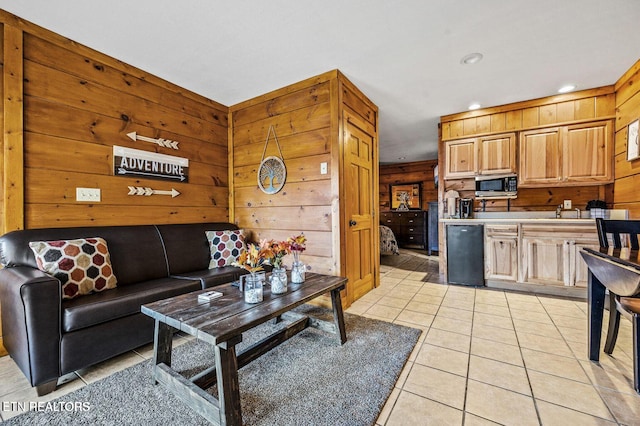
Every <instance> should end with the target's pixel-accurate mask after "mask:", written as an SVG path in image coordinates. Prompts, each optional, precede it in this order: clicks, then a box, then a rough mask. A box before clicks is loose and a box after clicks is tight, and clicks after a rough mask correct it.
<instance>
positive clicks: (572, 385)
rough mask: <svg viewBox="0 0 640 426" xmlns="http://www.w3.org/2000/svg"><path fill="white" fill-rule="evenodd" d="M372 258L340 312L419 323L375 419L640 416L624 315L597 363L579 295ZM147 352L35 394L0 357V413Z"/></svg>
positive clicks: (421, 259) (628, 420) (427, 263)
mask: <svg viewBox="0 0 640 426" xmlns="http://www.w3.org/2000/svg"><path fill="white" fill-rule="evenodd" d="M434 259H435V260H434ZM383 263H384V264H386V265H383V266H382V268H381V285H380V287H378V288H376V289H374V290H373V291H371V292H369V293H368V294H366V295H365V296H364V297H363V298H361V299H360V300H358V301H356V302H355V303H354V304H353V305H352V306H351V307H350V308H349V309H348V310H347V312H349V313H354V314H359V315H364V316H367V317H371V318H377V319H381V320H384V321H391V322H394V323H397V324H403V325H407V326H410V327H414V328H420V329H422V330H423V333H422V336H421V337H420V340H419V342H418V344H417V345H416V348H415V350H414V351H413V353H412V355H411V357H410V358H409V361H408V362H407V364H406V366H405V368H404V370H403V372H402V374H401V375H400V378H399V379H398V381H397V383H396V387H395V388H394V389H393V391H392V393H391V396H390V397H389V399H388V401H387V403H386V405H385V407H384V409H383V410H382V412H381V414H380V416H379V418H378V421H377V425H380V426H383V425H384V426H392V425H393V426H395V425H427V424H434V425H473V426H476V425H492V424H504V425H529V424H531V425H539V424H543V425H563V426H567V425H615V424H623V425H640V396H638V395H637V394H636V393H635V392H634V391H633V387H632V380H633V377H632V372H631V364H632V360H631V356H630V350H631V327H630V323H629V322H628V321H626V320H623V321H622V322H621V328H620V333H619V338H618V344H617V345H616V350H615V351H614V353H613V356H608V355H605V354H602V355H601V361H600V363H599V364H596V363H592V362H590V361H588V360H587V357H586V324H587V319H586V311H587V306H586V303H585V302H583V301H573V300H566V299H559V298H552V297H545V296H535V295H530V294H521V293H513V292H504V291H498V290H491V289H487V288H472V287H464V286H449V285H446V284H441V283H440V282H441V278H440V276H439V274H438V266H437V258H428V257H427V256H421V255H418V254H416V253H414V252H411V251H406V250H403V256H398V257H396V256H394V257H384V258H383ZM605 320H606V318H605ZM188 340H189V338H185V337H183V336H177V337H176V339H175V343H174V344H175V345H179V344H182V343H184V342H186V341H188ZM151 356H152V347H151V345H147V346H145V347H142V348H139V349H137V350H135V351H131V352H128V353H126V354H124V355H122V356H120V357H117V358H114V359H112V360H109V361H107V362H104V363H101V364H99V365H97V366H95V367H92V368H88V369H85V370H82V371H78V372H76V373H72V374H69V375H67V376H66V377H65V378H64V380H63V382H64V383H63V384H62V385H61V386H59V387H58V389H57V390H56V391H55V392H53V393H52V394H49V395H47V396H45V397H42V398H38V397H37V396H36V394H35V391H34V390H33V389H32V388H31V387H30V386H29V384H28V382H27V380H26V379H25V378H24V376H23V375H22V373H21V372H20V371H19V370H18V368H17V367H16V365H15V364H14V363H13V361H12V360H11V359H10V358H9V357H3V358H0V404H1V405H0V416H1V418H2V419H8V418H10V417H12V416H14V415H17V414H19V413H20V411H19V410H15V409H13V410H12V409H11V408H12V407H7V406H5V405H6V403H7V402H25V401H27V402H28V401H49V400H51V399H54V398H57V397H59V396H62V395H64V394H66V393H68V392H71V391H73V390H76V389H79V388H80V387H82V386H85V385H86V384H87V383H91V382H94V381H96V380H99V379H101V378H103V377H106V376H108V375H110V374H113V373H114V372H116V371H119V370H122V369H124V368H126V367H129V366H131V365H133V364H136V363H138V362H141V361H143V360H145V359H149V358H151Z"/></svg>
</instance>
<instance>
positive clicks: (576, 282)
mask: <svg viewBox="0 0 640 426" xmlns="http://www.w3.org/2000/svg"><path fill="white" fill-rule="evenodd" d="M599 246H600V244H599V242H598V237H597V234H596V230H595V225H593V224H592V223H590V224H588V225H586V224H585V225H572V226H563V225H532V224H523V225H522V240H521V250H522V252H521V260H522V261H521V269H520V274H519V281H520V282H523V283H533V284H544V285H555V286H575V287H586V286H587V266H586V264H585V263H584V260H583V259H582V256H580V250H581V249H582V248H584V247H590V248H598V247H599Z"/></svg>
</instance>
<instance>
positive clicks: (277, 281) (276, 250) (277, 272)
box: [266, 240, 291, 294]
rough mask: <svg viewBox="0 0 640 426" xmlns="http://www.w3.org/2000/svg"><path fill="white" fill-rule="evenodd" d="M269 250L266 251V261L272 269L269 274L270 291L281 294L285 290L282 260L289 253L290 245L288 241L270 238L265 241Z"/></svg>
mask: <svg viewBox="0 0 640 426" xmlns="http://www.w3.org/2000/svg"><path fill="white" fill-rule="evenodd" d="M267 247H268V248H269V250H268V251H267V253H266V256H267V261H268V262H269V264H270V265H271V266H273V270H272V271H271V275H270V276H269V283H270V284H271V293H274V294H282V293H286V291H287V271H286V269H284V266H283V265H282V260H283V259H284V257H285V256H286V255H288V254H289V253H291V245H290V244H289V242H288V241H275V240H270V241H269V242H268V243H267Z"/></svg>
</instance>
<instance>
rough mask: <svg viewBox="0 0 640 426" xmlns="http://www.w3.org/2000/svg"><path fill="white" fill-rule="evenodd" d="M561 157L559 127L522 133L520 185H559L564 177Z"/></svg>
mask: <svg viewBox="0 0 640 426" xmlns="http://www.w3.org/2000/svg"><path fill="white" fill-rule="evenodd" d="M560 156H561V151H560V130H559V129H558V128H557V127H554V128H550V129H541V130H530V131H527V132H522V133H520V167H519V174H518V185H519V186H521V187H527V186H529V187H532V186H533V187H535V186H547V185H549V184H556V185H557V184H558V183H559V182H560V180H561V176H562V171H561V170H560V166H561V164H562V163H561V157H560Z"/></svg>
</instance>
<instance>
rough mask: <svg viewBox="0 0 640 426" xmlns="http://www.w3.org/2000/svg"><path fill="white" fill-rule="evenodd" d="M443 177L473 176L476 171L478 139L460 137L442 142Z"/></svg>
mask: <svg viewBox="0 0 640 426" xmlns="http://www.w3.org/2000/svg"><path fill="white" fill-rule="evenodd" d="M444 149H445V157H444V158H445V167H444V179H461V178H469V177H474V176H475V175H476V174H477V172H478V139H477V138H471V139H460V140H455V141H448V142H445V144H444Z"/></svg>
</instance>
